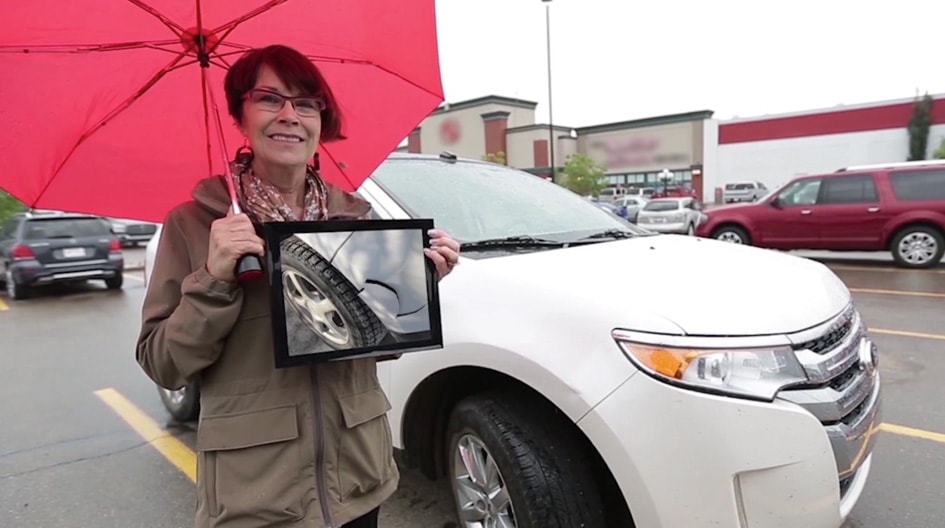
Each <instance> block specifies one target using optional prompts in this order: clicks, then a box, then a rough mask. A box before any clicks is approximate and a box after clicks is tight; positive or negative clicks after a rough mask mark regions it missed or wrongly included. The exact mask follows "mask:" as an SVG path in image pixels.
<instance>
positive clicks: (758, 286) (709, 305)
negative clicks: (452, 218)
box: [477, 235, 851, 336]
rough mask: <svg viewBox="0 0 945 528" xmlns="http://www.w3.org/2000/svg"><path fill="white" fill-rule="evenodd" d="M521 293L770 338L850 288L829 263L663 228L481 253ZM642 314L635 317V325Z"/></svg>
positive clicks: (807, 322) (805, 322) (841, 302)
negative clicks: (535, 291) (563, 245)
mask: <svg viewBox="0 0 945 528" xmlns="http://www.w3.org/2000/svg"><path fill="white" fill-rule="evenodd" d="M477 264H479V265H483V266H485V267H490V268H493V271H494V275H493V274H490V275H492V276H493V277H496V278H497V279H498V278H501V279H498V280H507V281H509V287H510V288H513V287H514V289H515V290H517V291H522V290H521V289H522V288H523V287H525V288H539V289H541V290H543V291H544V292H546V293H548V292H549V290H553V292H554V294H555V296H556V297H559V298H560V299H561V302H562V303H565V304H567V303H568V300H567V297H568V296H581V297H583V298H582V299H580V300H581V301H584V302H580V303H575V304H584V305H586V304H587V301H590V302H592V303H596V304H598V305H600V306H606V307H608V309H611V310H613V311H619V312H625V313H626V316H625V317H624V316H622V315H620V314H617V315H616V316H615V317H614V318H613V320H614V322H615V326H619V327H622V328H626V329H631V330H639V331H652V329H648V328H642V327H636V326H635V324H638V322H639V321H642V320H650V318H648V317H639V316H638V317H634V313H647V314H649V315H657V316H660V317H662V318H664V319H667V320H669V321H672V322H673V323H674V324H676V325H677V326H679V327H680V328H681V329H682V331H683V332H685V333H687V334H690V335H706V336H713V335H716V336H717V335H726V336H734V335H768V334H781V333H790V332H796V331H799V330H803V329H806V328H809V327H812V326H815V325H817V324H819V323H821V322H823V321H825V320H827V319H829V318H830V317H833V316H834V315H836V314H837V313H839V312H840V311H842V310H843V308H845V307H846V306H847V305H848V304H849V302H850V300H851V299H850V292H849V290H848V289H847V287H846V286H845V285H844V284H843V282H842V281H841V280H840V279H839V278H838V277H837V276H836V275H835V274H834V273H833V272H832V271H830V270H829V269H828V268H827V267H826V266H824V265H823V264H821V263H819V262H816V261H812V260H808V259H805V258H801V257H796V256H793V255H788V254H786V253H780V252H777V251H773V250H766V249H759V248H754V247H751V246H744V245H739V244H730V243H726V242H719V241H715V240H711V239H703V238H696V237H689V236H677V235H659V236H646V237H640V238H633V239H625V240H620V241H614V242H603V243H600V244H592V245H587V246H579V247H572V248H567V249H560V250H550V251H537V252H534V253H528V254H518V255H509V256H506V257H497V258H491V259H484V260H481V261H479V262H477ZM635 319H636V322H635Z"/></svg>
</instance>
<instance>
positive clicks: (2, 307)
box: [0, 299, 10, 312]
mask: <svg viewBox="0 0 945 528" xmlns="http://www.w3.org/2000/svg"><path fill="white" fill-rule="evenodd" d="M9 309H10V307H9V306H7V303H5V302H3V299H0V312H3V311H5V310H9Z"/></svg>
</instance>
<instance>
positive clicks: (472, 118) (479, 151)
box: [420, 103, 535, 159]
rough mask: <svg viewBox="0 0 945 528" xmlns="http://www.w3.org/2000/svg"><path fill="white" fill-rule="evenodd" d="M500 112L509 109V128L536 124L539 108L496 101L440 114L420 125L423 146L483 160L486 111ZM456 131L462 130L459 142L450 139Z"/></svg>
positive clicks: (429, 149) (435, 151)
mask: <svg viewBox="0 0 945 528" xmlns="http://www.w3.org/2000/svg"><path fill="white" fill-rule="evenodd" d="M498 111H505V112H509V117H508V127H509V128H512V127H516V126H523V125H530V124H532V123H534V119H535V110H533V109H529V108H520V107H515V106H507V105H503V104H496V103H489V104H484V105H481V106H476V107H471V108H461V109H459V110H451V111H448V112H443V113H436V114H433V115H431V116H430V117H428V118H426V119H425V120H424V121H423V123H422V124H421V125H420V146H421V149H422V150H423V152H426V153H433V154H437V153H440V152H442V151H444V150H449V151H450V152H453V153H454V154H456V155H457V156H460V157H467V158H474V159H481V158H482V157H483V156H485V154H486V131H485V125H484V124H483V121H482V114H488V113H490V112H498ZM454 131H455V132H458V137H457V139H456V141H455V143H453V142H451V141H450V135H449V134H450V133H453V132H454Z"/></svg>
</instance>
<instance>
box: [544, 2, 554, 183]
mask: <svg viewBox="0 0 945 528" xmlns="http://www.w3.org/2000/svg"><path fill="white" fill-rule="evenodd" d="M541 1H542V3H544V4H545V35H546V39H547V47H548V148H549V149H550V158H549V165H551V182H552V183H554V181H555V128H554V117H553V113H552V111H551V0H541Z"/></svg>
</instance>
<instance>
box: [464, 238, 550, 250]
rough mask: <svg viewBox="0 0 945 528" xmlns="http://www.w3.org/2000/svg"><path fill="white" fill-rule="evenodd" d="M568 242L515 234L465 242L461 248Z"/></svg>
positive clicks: (547, 245) (526, 245) (532, 245)
mask: <svg viewBox="0 0 945 528" xmlns="http://www.w3.org/2000/svg"><path fill="white" fill-rule="evenodd" d="M567 244H568V243H567V242H561V241H559V240H551V239H548V238H537V237H533V236H531V235H515V236H510V237H504V238H487V239H485V240H474V241H472V242H463V243H462V244H460V250H464V249H482V248H491V247H565V246H567Z"/></svg>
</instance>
